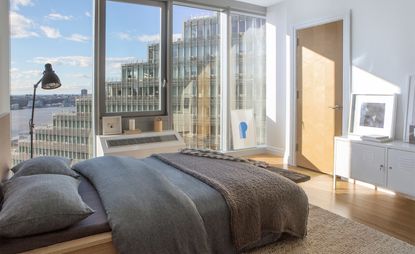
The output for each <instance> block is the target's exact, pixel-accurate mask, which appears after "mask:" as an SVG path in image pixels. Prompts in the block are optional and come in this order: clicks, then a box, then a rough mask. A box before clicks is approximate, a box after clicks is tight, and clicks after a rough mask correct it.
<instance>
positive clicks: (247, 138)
mask: <svg viewBox="0 0 415 254" xmlns="http://www.w3.org/2000/svg"><path fill="white" fill-rule="evenodd" d="M231 126H232V140H233V148H234V149H244V148H251V147H256V145H257V143H256V126H255V119H254V111H253V110H252V109H241V110H231Z"/></svg>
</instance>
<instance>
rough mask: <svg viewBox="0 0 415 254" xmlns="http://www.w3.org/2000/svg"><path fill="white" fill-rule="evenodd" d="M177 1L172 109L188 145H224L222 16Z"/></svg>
mask: <svg viewBox="0 0 415 254" xmlns="http://www.w3.org/2000/svg"><path fill="white" fill-rule="evenodd" d="M219 15H220V14H219V12H218V11H211V10H205V9H199V8H191V7H186V6H180V5H174V7H173V42H172V45H171V48H172V59H171V68H172V80H171V84H170V85H171V87H170V90H171V109H172V114H173V126H174V129H175V130H176V131H178V132H179V133H180V134H181V135H182V136H183V138H184V139H185V142H186V144H187V146H188V147H192V148H209V149H215V150H219V149H221V101H222V98H221V82H220V80H221V79H220V71H219V69H220V59H221V57H220V44H221V43H220V42H221V35H220V16H219Z"/></svg>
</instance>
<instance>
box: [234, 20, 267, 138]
mask: <svg viewBox="0 0 415 254" xmlns="http://www.w3.org/2000/svg"><path fill="white" fill-rule="evenodd" d="M265 24H266V22H265V18H262V17H253V16H249V15H241V14H231V27H230V29H231V38H230V39H231V43H230V45H231V46H230V51H229V54H230V63H229V64H230V73H229V80H230V84H229V95H230V96H229V106H230V111H233V110H251V111H252V112H253V116H254V122H255V128H256V130H255V133H256V142H257V144H258V145H261V144H265V138H266V136H265V135H266V132H265V122H266V112H265V110H266V107H265V106H266V103H265V96H266V93H265V90H266V89H265V88H266V73H265V69H266V68H265V54H266V53H265V49H266V48H265V41H266V38H265Z"/></svg>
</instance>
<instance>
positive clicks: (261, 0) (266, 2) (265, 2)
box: [237, 0, 284, 7]
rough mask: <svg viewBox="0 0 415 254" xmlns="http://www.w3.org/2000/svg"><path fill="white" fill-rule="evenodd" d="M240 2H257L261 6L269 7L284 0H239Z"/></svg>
mask: <svg viewBox="0 0 415 254" xmlns="http://www.w3.org/2000/svg"><path fill="white" fill-rule="evenodd" d="M237 1H239V2H245V3H250V4H256V5H259V6H264V7H269V6H272V5H274V4H277V3H279V2H282V1H284V0H237Z"/></svg>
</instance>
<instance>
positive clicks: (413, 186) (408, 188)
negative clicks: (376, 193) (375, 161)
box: [388, 149, 415, 196]
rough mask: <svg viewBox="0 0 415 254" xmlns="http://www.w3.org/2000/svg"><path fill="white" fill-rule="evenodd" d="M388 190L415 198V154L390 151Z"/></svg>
mask: <svg viewBox="0 0 415 254" xmlns="http://www.w3.org/2000/svg"><path fill="white" fill-rule="evenodd" d="M388 155H389V156H388V188H389V189H391V190H395V191H398V192H402V193H407V194H409V195H411V196H415V153H413V152H407V151H400V150H396V149H390V150H389V153H388Z"/></svg>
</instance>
